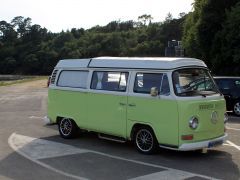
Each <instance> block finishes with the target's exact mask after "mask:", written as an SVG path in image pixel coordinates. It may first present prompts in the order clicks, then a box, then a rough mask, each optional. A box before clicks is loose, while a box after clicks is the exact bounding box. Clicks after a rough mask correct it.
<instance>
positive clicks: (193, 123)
mask: <svg viewBox="0 0 240 180" xmlns="http://www.w3.org/2000/svg"><path fill="white" fill-rule="evenodd" d="M198 123H199V122H198V118H196V117H192V118H191V119H190V120H189V127H190V128H192V129H197V127H198Z"/></svg>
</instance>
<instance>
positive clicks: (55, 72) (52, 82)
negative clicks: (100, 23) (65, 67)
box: [50, 70, 58, 84]
mask: <svg viewBox="0 0 240 180" xmlns="http://www.w3.org/2000/svg"><path fill="white" fill-rule="evenodd" d="M57 72H58V70H54V71H53V73H52V76H51V81H50V82H51V84H54V83H55V80H56V76H57Z"/></svg>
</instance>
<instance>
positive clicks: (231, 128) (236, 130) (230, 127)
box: [227, 126, 240, 131]
mask: <svg viewBox="0 0 240 180" xmlns="http://www.w3.org/2000/svg"><path fill="white" fill-rule="evenodd" d="M227 129H230V130H235V131H240V129H237V128H231V127H228V126H227Z"/></svg>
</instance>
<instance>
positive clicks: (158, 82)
mask: <svg viewBox="0 0 240 180" xmlns="http://www.w3.org/2000/svg"><path fill="white" fill-rule="evenodd" d="M152 87H156V88H157V89H158V91H159V92H160V94H161V95H167V96H168V95H169V94H170V87H169V82H168V77H167V75H166V74H163V73H137V75H136V77H135V83H134V88H133V91H134V92H135V93H143V94H149V93H150V91H151V88H152Z"/></svg>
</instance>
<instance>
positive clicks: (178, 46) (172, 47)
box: [165, 40, 184, 57]
mask: <svg viewBox="0 0 240 180" xmlns="http://www.w3.org/2000/svg"><path fill="white" fill-rule="evenodd" d="M165 56H166V57H184V49H183V47H182V41H176V40H172V41H168V47H166V48H165Z"/></svg>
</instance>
